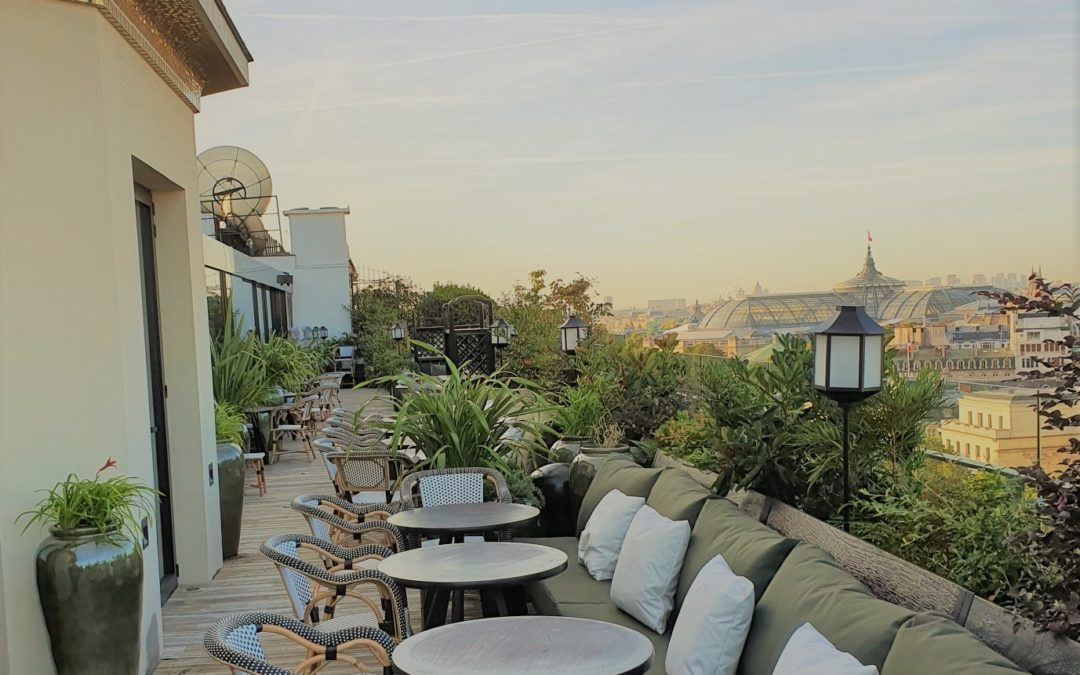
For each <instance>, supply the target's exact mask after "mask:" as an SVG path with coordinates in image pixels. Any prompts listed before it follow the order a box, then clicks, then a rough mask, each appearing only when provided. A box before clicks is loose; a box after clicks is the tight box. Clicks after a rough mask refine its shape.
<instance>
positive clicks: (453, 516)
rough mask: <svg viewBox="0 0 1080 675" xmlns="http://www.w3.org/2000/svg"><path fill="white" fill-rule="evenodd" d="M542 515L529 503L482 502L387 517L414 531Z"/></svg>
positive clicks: (476, 527) (510, 523) (520, 521)
mask: <svg viewBox="0 0 1080 675" xmlns="http://www.w3.org/2000/svg"><path fill="white" fill-rule="evenodd" d="M539 515H540V509H538V508H536V507H535V506H529V505H527V504H504V503H503V502H483V503H480V504H448V505H446V506H428V507H425V508H422V509H412V510H409V511H401V512H400V513H395V514H394V515H392V516H390V518H388V519H387V522H389V523H390V524H391V525H394V526H396V527H399V528H401V529H403V530H409V531H411V532H426V533H431V534H450V533H454V532H488V531H491V530H498V529H502V528H507V527H514V526H515V525H524V524H526V523H528V522H530V521H532V520H533V519H535V518H536V517H537V516H539Z"/></svg>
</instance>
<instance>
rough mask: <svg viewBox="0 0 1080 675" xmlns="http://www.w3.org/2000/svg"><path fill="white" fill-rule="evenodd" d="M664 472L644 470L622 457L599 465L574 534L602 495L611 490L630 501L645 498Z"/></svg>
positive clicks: (578, 530)
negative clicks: (618, 491) (625, 496)
mask: <svg viewBox="0 0 1080 675" xmlns="http://www.w3.org/2000/svg"><path fill="white" fill-rule="evenodd" d="M661 471H663V469H646V468H644V467H642V466H641V465H639V464H638V463H637V462H634V461H632V460H629V459H625V458H623V457H610V458H608V459H607V460H605V461H604V463H603V464H601V465H600V468H599V469H598V470H597V471H596V476H594V477H593V481H592V483H591V484H590V485H589V489H588V490H586V491H585V496H584V497H582V498H581V509H580V510H579V511H578V517H577V534H578V535H580V534H581V531H582V530H584V529H585V523H587V522H589V516H591V515H592V512H593V511H594V510H595V509H596V505H597V504H599V503H600V500H601V499H603V498H604V495H606V494H607V493H609V492H611V491H612V490H616V489H618V490H620V491H622V493H623V494H626V495H629V496H631V497H648V496H649V492H650V491H651V490H652V487H653V484H654V483H655V482H656V479H657V478H659V477H660V472H661Z"/></svg>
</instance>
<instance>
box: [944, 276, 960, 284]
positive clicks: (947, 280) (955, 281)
mask: <svg viewBox="0 0 1080 675" xmlns="http://www.w3.org/2000/svg"><path fill="white" fill-rule="evenodd" d="M945 285H946V286H959V285H960V277H958V276H956V275H955V274H950V275H949V276H947V277H945Z"/></svg>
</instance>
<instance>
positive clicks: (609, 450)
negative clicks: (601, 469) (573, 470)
mask: <svg viewBox="0 0 1080 675" xmlns="http://www.w3.org/2000/svg"><path fill="white" fill-rule="evenodd" d="M581 453H582V454H583V455H591V456H593V457H625V458H628V459H629V458H630V457H631V455H630V446H629V445H606V446H601V445H594V444H592V443H582V444H581Z"/></svg>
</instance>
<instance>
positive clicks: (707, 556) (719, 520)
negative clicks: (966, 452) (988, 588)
mask: <svg viewBox="0 0 1080 675" xmlns="http://www.w3.org/2000/svg"><path fill="white" fill-rule="evenodd" d="M613 489H618V490H620V491H622V492H623V493H625V494H627V495H631V496H635V497H643V498H645V499H646V502H645V503H646V504H647V505H649V506H651V507H652V508H654V509H655V510H656V511H658V512H659V513H660V514H661V515H663V516H665V517H667V518H670V519H672V520H686V521H688V522H689V524H690V526H691V537H690V543H689V546H688V548H687V551H686V555H685V557H684V559H683V566H682V569H681V573H680V577H679V582H678V588H677V592H676V596H675V614H674V615H673V618H672V619H671V620H669V621H668V629H667V631H666V633H665V634H664V635H659V634H657V633H655V632H653V631H652V630H651V629H649V628H647V627H645V626H644V625H642V624H640V623H638V621H636V620H635V619H634V618H632V617H631V616H629V615H628V614H625V613H623V612H622V611H620V610H619V609H618V608H617V607H616V606H615V605H614V603H612V602H611V600H610V597H609V593H610V587H611V582H610V581H595V580H594V579H593V578H592V577H590V576H589V573H588V572H587V570H586V569H585V567H584V566H582V565H580V564H577V562H576V561H577V551H578V539H577V536H578V535H580V534H581V531H582V529H584V527H585V524H586V523H587V522H588V520H589V516H590V515H591V514H592V512H593V510H594V509H595V508H596V506H597V504H598V503H599V502H600V500H601V499H602V498H603V497H604V495H606V494H607V493H608V492H609V491H611V490H613ZM736 497H737V498H738V500H739V501H740V502H741V503H736V501H735V500H733V499H729V498H723V497H718V496H716V495H713V494H711V493H710V491H709V490H708V489H707V488H705V487H704V486H703V485H702V484H701V483H699V482H697V481H696V480H694V478H692V477H691V476H690V475H689V474H688V473H686V472H685V471H683V470H682V469H681V468H676V467H673V466H672V467H666V468H661V467H652V468H645V467H641V466H639V465H637V464H635V463H634V462H632V461H630V460H628V459H623V458H619V457H612V458H610V459H607V460H604V462H603V463H602V464H601V465H600V467H599V469H598V470H597V471H596V475H595V476H594V477H593V479H592V481H591V483H590V484H589V486H588V490H587V492H585V494H584V497H583V498H582V499H581V505H580V508H579V509H578V510H577V513H571V514H569V515H570V522H571V523H576V530H575V532H574V536H555V537H551V536H549V537H543V538H532V539H526V540H525V541H530V542H532V543H538V544H545V545H547V546H552V547H555V548H558V549H560V550H562V551H564V552H565V553H566V555H567V557H568V558H569V559H570V560H571V564H570V565H569V567H568V568H567V570H566V571H564V572H562V573H561V574H559V575H557V576H555V577H552V578H549V579H546V580H543V581H540V582H537V583H534V584H532V585H530V586H529V587H528V588H527V591H528V594H529V598H530V600H531V601H532V603H533V605H534V607H535V609H536V611H537V612H538V613H540V614H546V615H561V616H571V617H581V618H588V619H599V620H602V621H608V622H611V623H616V624H619V625H622V626H627V627H630V628H633V629H635V630H637V631H638V632H640V633H642V634H644V635H645V636H647V637H648V638H649V639H650V640H651V641H652V644H653V647H654V649H655V658H654V660H653V665H652V668H651V670H650V671H649V673H650V675H655V674H661V675H662V674H663V673H665V672H666V671H665V668H664V659H665V656H666V652H667V644H668V640H669V638H670V635H671V630H672V627H673V626H674V625H675V622H676V621H677V617H678V611H679V607H680V606H681V604H682V602H683V601H684V600H685V598H686V594H687V591H688V590H689V588H690V584H691V583H692V582H693V580H694V577H695V575H696V574H697V573H698V571H699V570H701V568H702V567H703V566H704V565H705V564H706V563H707V562H708V561H709V560H711V559H712V558H713V557H714V556H715V555H717V554H720V555H722V556H723V557H724V559H725V560H726V561H727V563H728V565H730V567H731V569H732V570H733V571H734V572H735V573H736V574H737V575H740V576H744V577H746V578H748V579H749V580H750V581H751V582H752V583H753V585H754V596H755V603H756V605H755V609H754V614H753V620H752V623H751V626H750V633H749V635H748V637H747V640H746V644H745V647H744V648H743V651H742V656H741V659H740V662H739V671H738V672H739V675H770V674H771V673H772V672H773V668H774V666H775V664H776V662H777V659H778V658H779V656H780V653H781V651H782V650H783V648H784V646H785V644H786V643H787V640H788V638H789V637H790V636H791V634H792V633H793V632H794V631H795V629H796V628H798V627H799V626H800V625H802V624H803V623H806V622H809V623H811V624H812V625H813V626H814V627H815V628H816V629H817V630H818V631H819V632H821V633H822V634H823V635H824V636H825V637H826V638H828V640H829V641H831V642H832V643H833V644H834V645H835V646H836V647H837V648H839V649H840V650H842V651H846V652H849V653H850V654H852V655H853V656H855V657H856V658H857V659H858V660H859V661H861V662H862V663H863V664H865V665H874V666H876V667H877V668H878V670H879V672H880V673H881V675H908V674H914V675H937V674H946V673H947V674H950V675H1005V674H1007V673H1020V672H1033V673H1039V674H1045V675H1051V674H1052V675H1065V674H1069V675H1072V674H1074V673H1080V660H1077V656H1078V654H1077V652H1076V651H1075V650H1074V648H1076V647H1078V646H1080V645H1077V643H1074V642H1070V641H1066V640H1059V639H1055V638H1053V637H1051V636H1049V635H1047V634H1045V633H1036V632H1035V631H1034V630H1031V629H1028V630H1024V631H1020V632H1015V631H1014V630H1013V628H1012V624H1013V621H1012V616H1011V615H1010V614H1008V613H1007V612H1005V611H1004V610H1002V609H1000V608H998V607H995V606H993V605H991V604H990V603H987V602H986V601H984V600H982V599H979V598H973V597H972V596H971V594H970V593H969V592H967V591H964V589H962V588H960V587H959V586H956V585H955V584H952V583H951V582H948V581H946V580H944V579H941V578H940V577H937V576H935V575H933V574H930V573H929V572H926V571H924V570H921V569H919V568H918V567H915V566H913V565H910V564H908V563H906V562H904V561H901V560H899V559H897V558H895V557H893V556H890V555H889V554H886V553H884V552H882V551H880V550H878V549H876V548H874V547H872V546H869V545H868V544H865V543H864V542H861V541H859V540H857V539H855V538H853V537H850V536H848V535H846V534H844V533H843V532H840V531H839V530H836V529H835V528H832V527H830V526H828V525H826V524H824V523H821V522H820V521H817V520H816V519H813V518H812V517H810V516H808V515H806V514H804V513H802V512H799V511H797V510H796V509H792V508H791V507H788V506H786V505H784V504H782V503H779V502H774V501H773V500H769V499H767V498H764V497H762V496H761V495H758V494H756V493H747V494H741V495H737V496H736ZM549 506H553V505H552V504H549ZM778 529H779V530H780V531H778ZM781 532H783V533H781ZM826 549H830V550H832V551H833V552H837V553H840V554H841V555H840V556H834V555H833V554H832V553H830V551H829V550H826ZM838 557H839V558H842V559H843V558H846V559H845V560H844V564H841V562H839V561H838ZM845 567H848V568H849V569H852V570H855V571H856V572H857V574H853V573H852V572H850V571H849V570H848V569H845ZM857 577H860V578H861V579H862V580H860V578H857ZM863 580H865V581H869V582H870V583H869V584H868V583H864V581H863ZM883 597H888V598H889V600H892V602H890V601H888V600H885V599H882V598H883ZM965 625H966V626H968V627H969V628H971V629H972V630H974V631H975V632H972V630H968V629H966V628H964V626H965ZM976 633H979V634H980V635H979V637H977V636H976ZM980 638H981V639H980ZM988 638H989V639H988ZM988 643H989V644H990V645H992V646H993V648H992V647H991V646H988ZM1002 654H1005V655H1008V656H1009V657H1011V660H1010V658H1006V657H1005V656H1003V655H1002ZM1016 663H1019V664H1021V665H1022V666H1023V669H1022V668H1021V667H1018V666H1017V665H1014V664H1016ZM1025 669H1026V670H1025Z"/></svg>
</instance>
